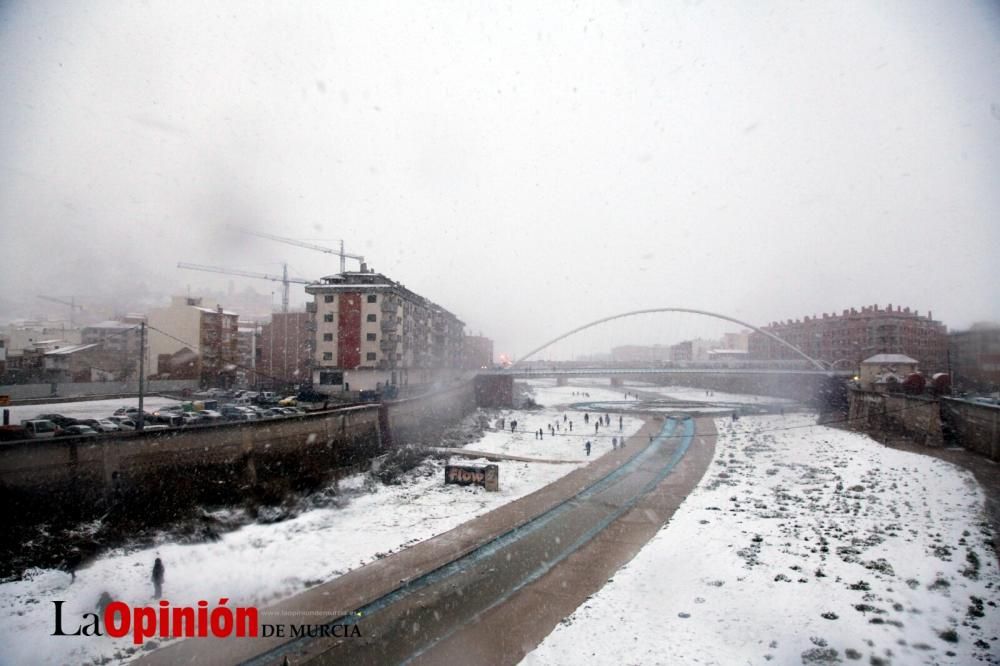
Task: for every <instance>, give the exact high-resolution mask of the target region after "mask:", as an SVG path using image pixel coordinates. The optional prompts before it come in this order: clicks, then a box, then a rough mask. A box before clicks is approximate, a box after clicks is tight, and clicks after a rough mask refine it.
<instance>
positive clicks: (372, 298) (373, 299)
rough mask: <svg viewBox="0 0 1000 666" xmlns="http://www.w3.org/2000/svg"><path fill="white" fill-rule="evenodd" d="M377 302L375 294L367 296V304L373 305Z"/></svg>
mask: <svg viewBox="0 0 1000 666" xmlns="http://www.w3.org/2000/svg"><path fill="white" fill-rule="evenodd" d="M377 300H378V297H377V296H375V294H368V302H369V303H375V302H376V301H377Z"/></svg>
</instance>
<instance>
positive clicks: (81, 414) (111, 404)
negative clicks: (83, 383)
mask: <svg viewBox="0 0 1000 666" xmlns="http://www.w3.org/2000/svg"><path fill="white" fill-rule="evenodd" d="M177 402H178V401H177V400H173V399H171V398H161V397H159V396H150V397H148V398H144V399H143V401H142V408H143V409H144V410H146V411H147V412H155V411H156V410H157V409H160V408H162V407H166V406H167V405H175V404H177ZM138 406H139V400H138V399H137V398H115V399H113V400H81V401H79V402H53V403H47V404H44V405H15V406H14V407H4V409H9V410H10V422H11V423H20V422H21V421H22V420H24V419H33V418H35V417H36V416H38V415H39V414H62V415H63V416H67V417H69V418H71V419H104V418H107V417H109V416H111V415H112V414H114V413H115V410H116V409H118V408H119V407H138Z"/></svg>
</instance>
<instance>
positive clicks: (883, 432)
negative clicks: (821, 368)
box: [848, 389, 944, 446]
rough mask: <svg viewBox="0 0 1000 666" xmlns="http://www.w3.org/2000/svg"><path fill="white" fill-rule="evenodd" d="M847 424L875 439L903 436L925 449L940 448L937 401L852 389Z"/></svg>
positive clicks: (940, 437)
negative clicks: (930, 447)
mask: <svg viewBox="0 0 1000 666" xmlns="http://www.w3.org/2000/svg"><path fill="white" fill-rule="evenodd" d="M848 419H849V420H848V424H849V426H850V427H851V429H853V430H860V431H862V432H866V433H868V434H869V435H871V436H872V437H874V438H875V439H881V438H882V437H884V436H888V435H905V436H907V437H909V438H910V439H912V440H913V441H915V442H917V443H919V444H924V445H926V446H942V445H943V444H944V440H943V437H942V430H941V412H940V407H939V404H938V401H937V400H934V399H932V398H925V397H923V396H909V395H905V394H901V393H880V392H876V391H865V390H862V389H851V391H850V407H849V410H848Z"/></svg>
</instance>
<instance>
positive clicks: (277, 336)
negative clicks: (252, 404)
mask: <svg viewBox="0 0 1000 666" xmlns="http://www.w3.org/2000/svg"><path fill="white" fill-rule="evenodd" d="M311 321H312V316H311V314H310V313H308V312H275V313H273V314H272V315H271V321H270V322H268V323H266V324H264V325H263V326H262V327H261V332H260V342H259V343H258V349H259V351H260V359H259V361H258V362H257V377H258V384H259V385H260V386H262V387H267V388H280V387H281V386H282V385H296V384H307V383H309V382H310V381H311V379H312V377H311V372H310V367H311V360H312V346H313V342H314V341H313V329H312V324H311Z"/></svg>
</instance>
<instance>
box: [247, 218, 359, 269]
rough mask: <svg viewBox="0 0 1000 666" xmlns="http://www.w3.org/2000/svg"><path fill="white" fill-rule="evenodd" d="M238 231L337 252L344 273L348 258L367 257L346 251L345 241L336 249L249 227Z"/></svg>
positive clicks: (309, 248) (313, 248) (328, 251)
mask: <svg viewBox="0 0 1000 666" xmlns="http://www.w3.org/2000/svg"><path fill="white" fill-rule="evenodd" d="M236 231H238V232H240V233H241V234H247V235H248V236H257V237H258V238H267V239H268V240H273V241H278V242H279V243H286V244H288V245H294V246H296V247H304V248H306V249H307V250H316V251H318V252H325V253H327V254H337V255H340V272H341V273H343V272H345V271H346V270H347V262H346V260H347V258H351V259H357V260H358V262H360V263H363V262H364V260H365V258H364V257H362V256H361V255H360V254H351V253H349V252H344V241H340V249H339V250H334V249H332V248H329V247H324V246H322V245H316V244H314V243H307V242H305V241H300V240H295V239H294V238H283V237H282V236H274V235H272V234H265V233H261V232H259V231H250V230H249V229H236Z"/></svg>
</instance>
